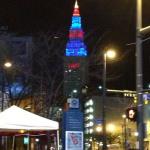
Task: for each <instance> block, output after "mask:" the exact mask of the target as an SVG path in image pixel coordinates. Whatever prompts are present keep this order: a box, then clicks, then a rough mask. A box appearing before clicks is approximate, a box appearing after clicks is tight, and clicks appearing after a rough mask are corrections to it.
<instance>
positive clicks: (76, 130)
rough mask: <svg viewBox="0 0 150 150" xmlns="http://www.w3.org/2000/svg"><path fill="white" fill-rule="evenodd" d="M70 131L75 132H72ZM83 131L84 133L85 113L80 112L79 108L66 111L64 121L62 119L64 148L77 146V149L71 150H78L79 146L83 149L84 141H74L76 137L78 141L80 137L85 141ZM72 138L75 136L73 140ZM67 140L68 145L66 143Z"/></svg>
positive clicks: (64, 149)
mask: <svg viewBox="0 0 150 150" xmlns="http://www.w3.org/2000/svg"><path fill="white" fill-rule="evenodd" d="M70 132H71V133H73V134H70ZM82 133H83V113H82V112H80V110H79V109H69V111H67V112H64V113H63V121H62V141H63V150H66V149H67V148H69V147H72V148H73V147H74V148H75V149H70V150H77V149H76V148H77V147H81V150H82V145H83V142H81V144H80V143H77V144H75V143H74V139H76V140H77V141H78V140H79V138H82V141H83V136H80V135H81V134H82ZM66 138H67V139H66ZM70 138H71V139H72V138H73V139H72V140H73V141H71V139H70ZM66 140H68V141H66ZM66 142H67V145H66ZM72 142H73V143H72ZM71 143H72V144H71ZM68 150H69V149H68ZM78 150H80V149H78Z"/></svg>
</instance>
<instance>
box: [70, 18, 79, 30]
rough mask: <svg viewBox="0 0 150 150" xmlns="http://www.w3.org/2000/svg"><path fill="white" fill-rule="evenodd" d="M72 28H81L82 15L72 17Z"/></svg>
mask: <svg viewBox="0 0 150 150" xmlns="http://www.w3.org/2000/svg"><path fill="white" fill-rule="evenodd" d="M71 29H81V17H79V16H73V17H72V26H71Z"/></svg>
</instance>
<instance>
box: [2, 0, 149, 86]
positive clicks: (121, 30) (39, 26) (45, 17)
mask: <svg viewBox="0 0 150 150" xmlns="http://www.w3.org/2000/svg"><path fill="white" fill-rule="evenodd" d="M73 5H74V0H3V1H2V0H1V6H0V24H1V25H7V26H8V28H9V31H13V32H18V33H22V34H30V33H36V32H37V31H49V30H50V31H53V32H58V31H60V32H66V31H68V30H69V26H70V23H71V16H72V11H73ZM79 6H80V13H81V17H82V27H83V30H84V32H85V36H86V38H85V42H86V44H87V46H88V50H89V51H91V50H93V47H94V46H95V44H96V43H97V41H98V40H99V39H102V40H100V43H99V44H104V43H107V42H108V43H109V44H110V43H112V45H113V46H116V48H117V49H118V51H119V52H120V53H119V54H120V58H121V59H122V60H121V62H119V64H120V67H118V65H116V64H112V65H114V66H112V65H111V66H110V65H109V66H108V69H110V73H111V72H112V71H113V70H115V69H116V68H119V70H120V72H121V77H120V79H119V80H116V81H113V82H115V84H113V83H111V82H110V83H108V86H110V88H113V87H114V86H116V87H115V88H118V87H119V88H129V89H134V88H135V45H131V46H127V45H126V44H128V43H134V42H135V25H136V24H135V22H136V20H135V14H136V9H135V8H136V0H103V1H102V0H79ZM149 8H150V1H149V0H143V26H147V25H150V11H149ZM143 53H144V56H143V59H144V61H143V62H144V63H143V66H144V69H143V70H144V84H145V85H144V86H145V87H146V86H147V84H148V82H149V83H150V40H148V41H146V42H144V44H143ZM122 55H124V56H122ZM115 67H116V68H115Z"/></svg>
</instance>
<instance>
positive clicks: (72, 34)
mask: <svg viewBox="0 0 150 150" xmlns="http://www.w3.org/2000/svg"><path fill="white" fill-rule="evenodd" d="M83 35H84V33H83V31H82V27H81V17H80V11H79V6H78V3H77V1H76V2H75V6H74V10H73V16H72V24H71V27H70V31H69V41H68V43H67V45H66V56H79V57H85V56H87V50H86V46H85V44H84V42H83Z"/></svg>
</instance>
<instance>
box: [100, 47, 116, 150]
mask: <svg viewBox="0 0 150 150" xmlns="http://www.w3.org/2000/svg"><path fill="white" fill-rule="evenodd" d="M115 57H116V52H115V51H114V50H113V49H108V50H106V51H104V62H103V63H104V65H103V66H104V68H103V96H102V120H103V150H106V149H107V139H106V120H105V97H106V72H107V70H106V69H107V68H106V63H107V58H108V59H114V58H115Z"/></svg>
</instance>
